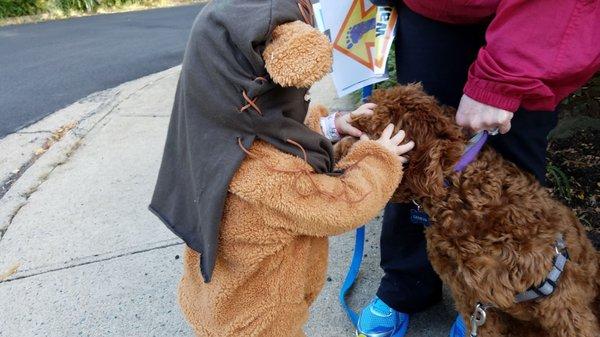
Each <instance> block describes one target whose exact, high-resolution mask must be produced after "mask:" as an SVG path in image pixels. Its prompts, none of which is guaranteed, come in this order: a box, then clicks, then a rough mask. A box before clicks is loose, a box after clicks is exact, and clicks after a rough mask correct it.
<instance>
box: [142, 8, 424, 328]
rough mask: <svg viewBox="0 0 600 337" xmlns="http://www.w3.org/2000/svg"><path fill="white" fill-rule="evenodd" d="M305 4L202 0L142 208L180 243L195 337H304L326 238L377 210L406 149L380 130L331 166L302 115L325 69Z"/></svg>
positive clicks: (183, 288)
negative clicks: (151, 189)
mask: <svg viewBox="0 0 600 337" xmlns="http://www.w3.org/2000/svg"><path fill="white" fill-rule="evenodd" d="M311 8H312V7H311V4H310V1H307V0H302V1H300V2H299V3H298V2H296V0H272V1H271V0H244V1H239V0H238V1H236V0H213V1H211V2H209V3H207V4H206V6H205V7H204V9H203V10H202V12H201V13H200V14H199V16H198V18H197V19H196V22H195V23H194V27H193V29H192V33H191V37H190V40H189V43H188V47H187V50H186V53H185V57H184V61H183V67H182V73H181V77H180V80H179V84H178V88H177V93H176V98H175V104H174V108H173V114H172V117H171V122H170V126H169V132H168V136H167V142H166V146H165V152H164V156H163V162H162V166H161V169H160V173H159V177H158V182H157V185H156V189H155V193H154V196H153V199H152V203H151V205H150V209H151V210H152V211H153V212H154V213H155V214H156V215H157V216H158V217H159V218H160V219H161V220H162V221H163V222H164V223H165V224H166V225H167V226H168V227H169V228H170V229H171V230H172V231H173V232H174V233H175V234H177V235H178V236H179V237H181V238H182V239H183V240H184V241H185V243H186V244H187V247H186V249H185V254H184V274H183V277H182V280H181V283H180V286H179V303H180V305H181V308H182V311H183V313H184V315H185V317H186V318H187V320H188V322H189V323H190V324H191V326H192V327H193V328H194V330H195V332H196V334H197V335H198V336H237V337H239V336H244V337H245V336H261V337H269V336H277V337H282V336H294V337H297V336H304V333H303V332H302V326H303V325H304V323H305V322H306V320H307V316H308V307H309V306H310V304H311V303H312V302H313V300H314V299H315V298H316V296H317V294H318V293H319V291H320V290H321V288H322V286H323V283H324V279H325V273H326V267H327V250H328V241H327V237H328V236H330V235H336V234H340V233H343V232H346V231H349V230H351V229H353V228H356V227H358V226H360V225H361V224H363V223H365V222H367V221H368V220H370V219H371V218H373V217H374V216H375V215H377V214H378V212H379V211H380V210H381V209H382V208H383V207H384V205H385V204H386V202H387V201H388V200H389V199H390V197H391V195H392V193H393V192H394V190H395V188H396V187H397V186H398V183H399V180H400V179H401V176H402V162H403V160H404V158H403V157H401V156H400V155H402V154H404V153H405V152H407V151H408V150H410V148H412V146H413V144H412V143H411V142H409V143H407V144H404V145H400V143H401V142H402V140H403V138H404V135H403V133H402V132H400V133H398V134H396V135H394V136H392V129H391V128H390V129H388V131H387V133H386V134H384V136H382V138H381V139H379V140H378V141H372V140H368V138H367V139H365V138H364V137H363V140H361V141H359V142H357V144H356V145H354V147H353V148H352V149H351V150H350V152H349V153H348V155H347V156H346V157H345V158H343V159H342V160H341V161H340V162H339V163H337V164H335V163H334V160H333V150H332V145H331V142H330V141H329V140H328V139H327V138H326V137H324V136H323V135H322V133H321V124H324V125H326V124H327V123H326V122H325V123H321V122H322V120H321V118H325V117H326V116H327V115H328V113H327V111H326V109H324V108H322V107H317V108H315V109H313V110H312V112H311V114H310V115H309V116H308V117H307V116H306V115H307V110H308V100H307V99H305V96H306V93H307V89H306V88H308V87H310V86H311V85H312V84H313V83H314V82H316V81H317V80H319V79H320V78H322V77H323V76H324V75H325V74H326V73H328V72H329V70H330V68H331V63H332V51H331V46H330V44H329V41H328V40H327V38H326V37H325V36H324V35H323V34H322V33H320V32H319V31H318V30H316V29H314V28H313V27H312V26H311V25H312V20H313V17H312V11H311ZM305 118H306V122H307V125H308V126H306V125H304V124H303V122H304V120H305ZM329 131H331V130H329Z"/></svg>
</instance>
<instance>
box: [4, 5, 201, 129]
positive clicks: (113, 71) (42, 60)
mask: <svg viewBox="0 0 600 337" xmlns="http://www.w3.org/2000/svg"><path fill="white" fill-rule="evenodd" d="M201 8H202V5H199V4H196V5H191V6H183V7H173V8H162V9H154V10H146V11H139V12H129V13H119V14H109V15H97V16H90V17H84V18H74V19H69V20H62V21H52V22H44V23H38V24H27V25H18V26H8V27H3V28H0V139H1V138H3V137H4V136H6V135H7V134H9V133H12V132H15V131H18V130H19V129H21V128H23V127H25V126H27V125H29V124H31V123H34V122H36V121H38V120H40V119H41V118H43V117H45V116H47V115H48V114H51V113H53V112H55V111H57V110H59V109H61V108H63V107H65V106H68V105H70V104H71V103H73V102H76V101H78V100H79V99H81V98H83V97H85V96H87V95H89V94H91V93H94V92H97V91H100V90H104V89H108V88H112V87H115V86H117V85H119V84H121V83H124V82H127V81H130V80H134V79H137V78H139V77H142V76H145V75H148V74H152V73H155V72H158V71H161V70H165V69H168V68H170V67H173V66H176V65H178V64H179V63H181V60H182V57H183V51H184V48H185V44H186V42H187V38H188V34H189V31H190V28H191V26H192V23H193V21H194V18H195V17H196V15H197V14H198V12H199V11H200V9H201Z"/></svg>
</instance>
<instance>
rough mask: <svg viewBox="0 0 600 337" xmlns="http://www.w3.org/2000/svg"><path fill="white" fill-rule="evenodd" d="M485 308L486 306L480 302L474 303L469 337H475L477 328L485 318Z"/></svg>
mask: <svg viewBox="0 0 600 337" xmlns="http://www.w3.org/2000/svg"><path fill="white" fill-rule="evenodd" d="M485 309H486V307H485V306H484V305H483V304H481V303H477V305H475V310H474V311H473V314H472V315H471V337H477V330H478V328H479V327H480V326H483V325H484V324H485V320H486V318H487V313H486V312H485Z"/></svg>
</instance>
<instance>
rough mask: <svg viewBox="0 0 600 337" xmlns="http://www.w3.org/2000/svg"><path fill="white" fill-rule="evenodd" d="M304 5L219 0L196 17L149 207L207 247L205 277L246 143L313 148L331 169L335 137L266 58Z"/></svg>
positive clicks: (318, 163) (319, 163)
mask: <svg viewBox="0 0 600 337" xmlns="http://www.w3.org/2000/svg"><path fill="white" fill-rule="evenodd" d="M300 2H301V3H302V2H304V4H303V5H304V8H303V7H302V5H301V6H299V4H298V1H296V0H243V1H240V0H213V1H211V2H209V3H207V4H206V6H205V7H204V8H203V9H202V11H201V12H200V14H199V15H198V17H197V18H196V21H195V22H194V25H193V28H192V32H191V36H190V39H189V41H188V45H187V48H186V52H185V55H184V60H183V65H182V71H181V75H180V78H179V83H178V85H177V92H176V96H175V103H174V106H173V112H172V115H171V120H170V125H169V130H168V134H167V141H166V144H165V149H164V154H163V159H162V164H161V168H160V171H159V175H158V181H157V184H156V187H155V191H154V195H153V198H152V202H151V204H150V210H151V211H153V212H154V213H155V214H156V215H157V216H158V217H159V218H160V219H161V220H162V221H163V222H164V223H165V224H166V225H167V226H168V227H169V228H170V229H171V230H172V231H173V232H174V233H175V234H176V235H178V236H179V237H180V238H181V239H182V240H184V241H185V243H186V244H187V245H188V246H189V247H190V248H192V249H194V250H195V251H197V252H198V253H200V257H201V259H200V270H201V273H202V276H203V278H204V281H205V282H209V281H210V279H211V276H212V272H213V269H214V266H215V261H216V254H217V250H218V235H219V227H220V223H221V218H222V214H223V207H224V204H225V199H226V197H227V190H228V186H229V183H230V181H231V179H232V177H233V175H234V174H235V172H236V171H237V170H238V168H239V166H240V164H241V162H242V160H243V159H244V158H245V155H246V154H245V152H244V151H243V150H242V149H241V148H240V146H239V143H238V142H240V143H241V144H242V145H243V146H244V147H245V148H250V146H251V145H252V143H253V142H254V140H256V139H261V140H263V141H265V142H268V143H270V144H272V145H273V146H275V147H276V148H278V149H279V150H281V151H284V152H287V153H290V154H293V155H296V156H299V157H302V158H303V154H302V149H304V150H305V151H306V153H307V161H308V163H309V164H310V165H311V166H312V167H313V168H314V170H315V172H318V173H331V172H332V168H333V150H332V145H331V142H330V141H329V140H327V139H326V138H324V137H322V136H321V135H319V134H317V133H315V132H313V131H311V130H310V129H309V128H308V127H306V126H305V125H304V124H303V121H304V118H305V116H306V113H307V110H308V101H307V100H305V95H306V93H307V90H306V89H299V88H292V87H282V86H280V85H278V84H276V83H274V82H273V80H271V79H270V77H269V74H268V73H267V71H266V69H265V62H264V60H263V58H262V53H263V51H264V49H265V46H266V44H267V42H269V40H270V38H271V34H272V33H273V30H274V29H275V27H277V26H279V25H281V24H284V23H287V22H292V21H297V20H303V21H304V20H306V17H307V15H306V11H305V9H306V1H304V0H301V1H300ZM309 5H310V3H309ZM311 20H312V18H311ZM290 140H291V141H292V142H295V143H298V144H300V145H301V147H302V149H300V148H299V147H297V146H296V145H293V144H292V143H291V142H290Z"/></svg>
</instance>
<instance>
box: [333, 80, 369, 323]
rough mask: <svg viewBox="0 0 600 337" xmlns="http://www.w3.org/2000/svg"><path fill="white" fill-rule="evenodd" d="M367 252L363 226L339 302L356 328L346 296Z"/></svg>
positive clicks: (365, 95) (365, 92) (355, 316)
mask: <svg viewBox="0 0 600 337" xmlns="http://www.w3.org/2000/svg"><path fill="white" fill-rule="evenodd" d="M372 92H373V86H372V85H369V86H366V87H364V88H363V90H362V97H361V100H362V101H363V102H364V101H366V100H367V99H368V98H369V97H371V93H372ZM364 250H365V226H362V227H360V228H358V229H357V230H356V235H355V238H354V255H352V262H351V263H350V268H348V272H347V273H346V278H345V279H344V283H343V284H342V288H341V289H340V293H339V300H340V304H341V305H342V308H343V309H344V311H345V312H346V315H347V316H348V319H350V321H351V322H352V324H353V325H354V327H355V328H356V325H357V323H358V314H357V313H356V312H354V310H352V308H350V306H349V305H348V302H346V295H347V294H348V291H350V288H352V286H353V285H354V282H356V278H357V277H358V272H359V271H360V265H361V263H362V258H363V253H364Z"/></svg>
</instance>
